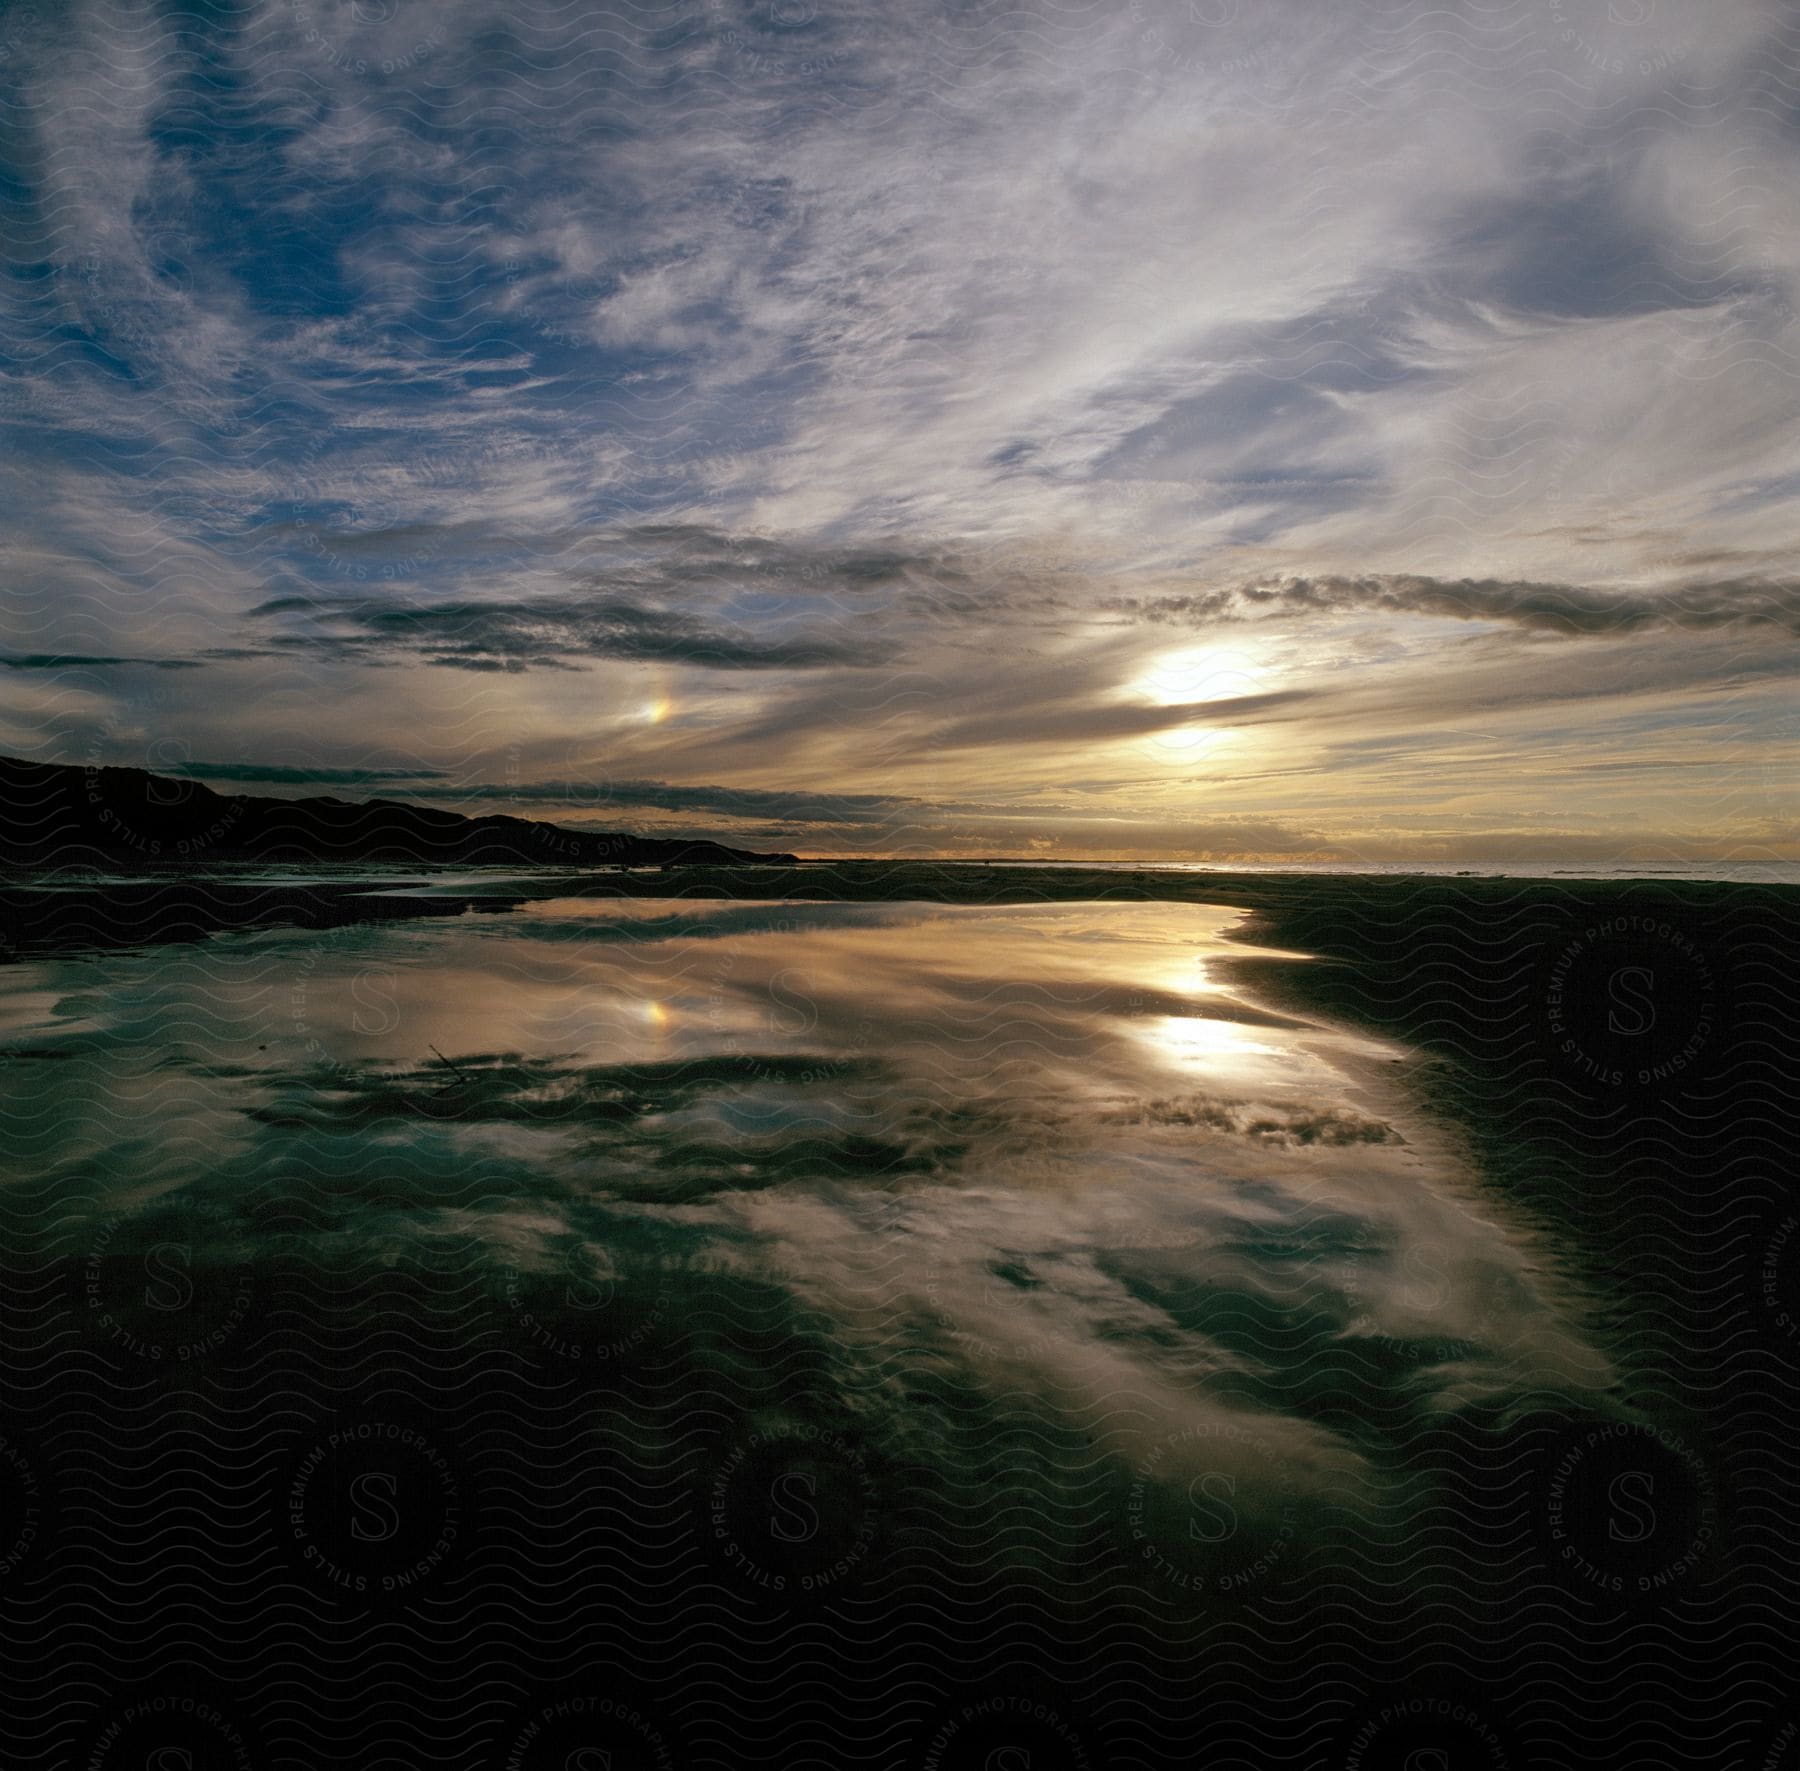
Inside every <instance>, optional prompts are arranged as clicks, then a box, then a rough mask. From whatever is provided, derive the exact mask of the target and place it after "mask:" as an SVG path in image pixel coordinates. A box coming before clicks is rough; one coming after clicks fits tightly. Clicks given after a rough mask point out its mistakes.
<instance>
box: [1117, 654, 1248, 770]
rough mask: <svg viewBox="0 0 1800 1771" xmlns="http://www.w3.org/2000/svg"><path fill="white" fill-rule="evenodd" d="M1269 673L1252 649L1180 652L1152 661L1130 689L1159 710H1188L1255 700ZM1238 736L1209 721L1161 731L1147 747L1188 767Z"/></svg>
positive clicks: (1168, 760)
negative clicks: (1252, 697)
mask: <svg viewBox="0 0 1800 1771" xmlns="http://www.w3.org/2000/svg"><path fill="white" fill-rule="evenodd" d="M1270 672H1271V666H1270V665H1269V663H1268V661H1267V660H1266V659H1265V658H1264V657H1263V656H1262V655H1260V654H1259V653H1258V652H1257V651H1256V650H1255V649H1254V648H1252V647H1250V646H1244V645H1213V646H1182V647H1180V648H1178V649H1177V650H1175V651H1171V652H1164V653H1162V654H1160V655H1159V656H1158V657H1156V658H1153V659H1151V660H1150V661H1149V662H1148V663H1147V664H1146V665H1145V667H1144V668H1143V669H1142V670H1140V671H1139V672H1138V674H1137V675H1136V676H1135V677H1133V678H1132V679H1131V682H1130V684H1129V685H1128V686H1129V687H1130V689H1131V690H1132V691H1133V692H1134V693H1135V694H1138V695H1142V696H1144V697H1145V698H1146V699H1147V700H1149V701H1150V702H1151V703H1152V704H1153V705H1155V706H1157V707H1190V706H1195V705H1198V704H1200V703H1204V702H1208V701H1232V700H1236V699H1238V698H1239V697H1240V696H1244V695H1254V694H1257V693H1259V692H1260V691H1261V689H1262V688H1263V687H1264V685H1265V684H1266V682H1267V679H1268V677H1269V675H1270ZM1240 736H1241V734H1240V733H1239V732H1238V731H1237V730H1236V729H1235V728H1233V727H1231V726H1228V725H1222V724H1220V723H1218V722H1217V721H1216V720H1210V719H1209V720H1207V721H1205V722H1204V723H1202V722H1199V721H1196V722H1195V723H1194V724H1192V725H1179V726H1165V727H1163V728H1162V729H1161V730H1159V731H1157V732H1155V733H1153V734H1152V735H1151V736H1150V738H1149V739H1148V741H1147V745H1148V749H1149V751H1150V753H1151V754H1152V755H1153V756H1155V757H1156V758H1157V759H1159V760H1160V761H1163V762H1166V763H1177V764H1179V763H1192V762H1197V761H1199V760H1200V759H1201V758H1202V757H1204V756H1209V755H1210V754H1211V753H1213V752H1215V751H1218V750H1222V749H1227V748H1229V747H1230V746H1231V745H1232V744H1234V743H1236V742H1237V741H1238V739H1239V737H1240Z"/></svg>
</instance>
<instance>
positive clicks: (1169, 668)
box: [1131, 646, 1269, 707]
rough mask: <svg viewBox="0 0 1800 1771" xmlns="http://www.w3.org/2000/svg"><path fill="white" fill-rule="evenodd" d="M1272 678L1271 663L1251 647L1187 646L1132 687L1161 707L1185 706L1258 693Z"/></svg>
mask: <svg viewBox="0 0 1800 1771" xmlns="http://www.w3.org/2000/svg"><path fill="white" fill-rule="evenodd" d="M1268 675H1269V666H1268V664H1267V663H1266V662H1265V661H1264V660H1263V659H1262V658H1260V657H1259V656H1258V655H1257V654H1256V653H1255V652H1254V651H1253V650H1251V649H1250V648H1249V647H1248V646H1184V647H1182V648H1181V649H1180V650H1179V651H1175V652H1164V653H1163V654H1162V655H1161V656H1160V657H1158V658H1156V659H1155V660H1154V661H1153V662H1152V663H1151V664H1150V666H1149V667H1148V668H1147V669H1146V670H1143V671H1141V672H1140V673H1139V674H1138V675H1137V676H1136V677H1134V678H1133V679H1132V683H1131V686H1132V688H1133V689H1135V690H1136V691H1137V692H1138V693H1139V694H1140V695H1147V696H1149V698H1150V699H1151V700H1152V701H1154V702H1155V703H1156V704H1157V705H1158V706H1159V707H1183V706H1188V705H1191V704H1192V703H1194V702H1199V701H1229V700H1232V699H1234V698H1235V697H1236V696H1239V695H1254V694H1257V693H1259V692H1260V690H1261V689H1262V687H1263V685H1264V682H1265V680H1266V679H1267V677H1268Z"/></svg>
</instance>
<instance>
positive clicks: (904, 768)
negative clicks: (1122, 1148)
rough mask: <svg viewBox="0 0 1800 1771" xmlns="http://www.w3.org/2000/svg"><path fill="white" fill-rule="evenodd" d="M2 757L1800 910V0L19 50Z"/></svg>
mask: <svg viewBox="0 0 1800 1771" xmlns="http://www.w3.org/2000/svg"><path fill="white" fill-rule="evenodd" d="M0 241H3V243H4V244H3V249H4V254H5V274H4V277H3V278H0V426H3V427H4V440H3V441H0V518H3V521H0V584H3V586H4V595H3V597H0V751H3V752H5V753H8V754H13V755H22V756H32V757H39V758H43V759H45V760H51V761H59V762H66V763H79V764H84V765H99V764H121V765H128V766H134V767H144V768H152V769H156V770H159V771H161V772H164V773H186V774H191V775H193V776H195V777H197V778H199V779H202V780H205V781H207V782H209V783H210V784H211V785H213V786H214V787H216V788H218V789H219V790H220V791H247V792H257V793H281V794H291V793H303V792H329V793H335V794H337V795H339V796H340V797H347V798H360V797H366V796H373V795H377V794H379V795H385V796H388V797H396V798H409V799H419V800H430V801H432V802H433V803H439V804H443V805H446V806H450V807H453V808H456V809H459V810H464V811H469V812H482V811H495V810H512V811H518V812H523V813H527V814H529V815H533V816H541V817H546V818H553V819H555V820H557V821H560V822H565V823H569V824H575V825H587V826H591V827H594V828H606V829H616V828H623V829H633V830H639V831H644V832H647V833H652V832H653V833H666V832H675V831H693V832H699V831H706V832H710V833H713V834H716V835H718V836H720V837H721V838H723V839H724V840H727V841H735V842H740V843H743V844H746V845H748V846H753V847H763V848H781V849H789V850H795V851H798V852H801V853H808V854H832V853H860V854H907V855H922V856H924V855H959V854H961V855H970V854H988V855H999V854H1009V855H1038V856H1044V857H1049V858H1064V859H1083V858H1119V859H1129V858H1144V859H1153V860H1191V861H1263V862H1270V861H1274V862H1279V861H1338V862H1346V863H1352V864H1354V863H1357V862H1364V863H1369V864H1388V863H1394V862H1405V861H1409V860H1417V861H1431V862H1451V861H1467V862H1469V863H1470V864H1472V865H1474V864H1481V863H1499V862H1517V861H1521V860H1536V859H1543V860H1546V861H1558V862H1578V863H1583V864H1587V863H1606V864H1619V863H1631V864H1644V865H1654V864H1661V863H1665V862H1689V861H1694V860H1714V859H1733V860H1751V861H1763V860H1771V859H1782V860H1793V859H1800V795H1797V793H1796V790H1795V782H1796V779H1797V777H1800V772H1797V770H1796V767H1795V764H1796V757H1797V754H1800V701H1797V699H1796V693H1795V689H1796V678H1797V677H1800V574H1797V571H1796V563H1795V557H1794V553H1793V546H1792V544H1793V541H1794V539H1795V536H1796V529H1797V525H1796V521H1795V519H1796V514H1797V512H1800V321H1797V319H1796V304H1800V13H1796V12H1794V11H1793V10H1792V9H1791V8H1789V7H1785V6H1782V5H1778V4H1775V3H1774V0H1495V3H1492V4H1489V3H1481V4H1477V3H1476V0H1454V3H1453V4H1449V5H1445V4H1442V3H1441V0H1440V3H1438V4H1426V3H1423V0H1420V3H1417V4H1414V3H1411V0H1333V3H1332V4H1330V5H1324V4H1320V3H1318V0H1306V3H1289V0H1106V3H1104V4H1101V3H1093V4H1085V3H1079V0H1077V3H1064V0H1028V3H1027V4H1023V5H1017V4H1008V5H999V4H985V3H981V0H976V3H965V4H959V5H950V6H940V5H938V4H936V3H935V0H887V3H885V4H868V5H862V4H851V3H849V0H818V3H817V4H815V3H814V0H755V3H740V0H668V3H666V4H648V5H644V6H641V7H637V6H629V5H624V6H621V5H589V4H586V3H585V0H554V3H552V0H541V3H529V0H485V3H476V0H264V3H261V4H245V5H223V4H214V5H177V4H169V3H162V4H157V3H153V0H137V3H135V4H129V5H126V4H110V3H88V0H57V3H55V4H52V3H50V0H20V3H17V4H5V5H0Z"/></svg>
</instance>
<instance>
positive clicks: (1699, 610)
mask: <svg viewBox="0 0 1800 1771" xmlns="http://www.w3.org/2000/svg"><path fill="white" fill-rule="evenodd" d="M1109 606H1111V607H1113V608H1116V609H1118V610H1120V611H1122V612H1125V613H1129V614H1131V615H1133V616H1137V617H1141V618H1143V619H1147V620H1153V621H1190V622H1195V623H1198V624H1202V625H1204V624H1207V623H1211V622H1217V621H1233V620H1247V619H1255V618H1258V617H1274V616H1287V617H1291V618H1296V619H1304V618H1305V617H1308V616H1314V615H1341V614H1345V613H1348V612H1353V611H1359V610H1369V609H1375V610H1381V611H1384V612H1386V613H1389V614H1395V615H1434V616H1442V617H1447V618H1448V619H1450V620H1453V621H1495V622H1502V623H1505V624H1508V625H1510V626H1515V627H1524V628H1530V629H1533V630H1536V631H1540V632H1548V633H1562V634H1571V635H1577V634H1579V635H1585V634H1620V635H1623V634H1636V633H1642V632H1645V631H1650V630H1665V629H1686V630H1690V631H1703V630H1707V629H1714V628H1732V627H1773V628H1777V629H1779V630H1780V631H1782V632H1783V633H1786V634H1790V635H1793V636H1795V637H1800V580H1787V581H1783V582H1770V581H1767V580H1762V579H1752V580H1723V581H1718V582H1709V583H1702V584H1692V585H1686V586H1679V587H1676V588H1673V589H1669V590H1657V591H1617V590H1606V589H1599V588H1595V587H1592V586H1586V585H1578V584H1537V583H1529V582H1517V581H1505V580H1497V579H1470V578H1463V579H1457V580H1454V581H1446V580H1442V579H1433V578H1421V577H1405V576H1369V577H1359V578H1350V577H1304V576H1293V577H1286V578H1277V579H1269V580H1262V581H1259V582H1254V583H1250V584H1244V585H1239V586H1235V587H1233V588H1230V589H1224V590H1215V591H1202V592H1197V593H1191V594H1173V595H1166V596H1160V597H1149V598H1125V599H1115V600H1114V601H1113V602H1112V603H1111V604H1110V605H1109Z"/></svg>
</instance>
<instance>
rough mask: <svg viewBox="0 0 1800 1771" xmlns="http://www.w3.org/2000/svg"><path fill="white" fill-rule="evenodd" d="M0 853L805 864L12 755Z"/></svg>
mask: <svg viewBox="0 0 1800 1771" xmlns="http://www.w3.org/2000/svg"><path fill="white" fill-rule="evenodd" d="M0 857H3V858H4V861H5V863H6V864H9V865H11V866H15V867H30V868H44V867H60V868H101V869H111V868H117V867H120V866H129V867H132V868H144V867H159V866H160V867H167V866H170V865H176V866H182V865H188V866H191V865H195V864H202V863H212V862H226V861H238V862H242V861H256V862H337V863H342V862H382V863H398V864H400V865H403V866H429V865H452V866H499V867H513V866H543V865H545V864H550V865H556V866H562V865H568V866H576V867H609V866H610V867H660V866H671V865H677V864H682V865H718V864H729V863H743V862H767V861H792V860H793V859H794V857H793V856H792V855H764V854H758V853H756V852H754V851H752V850H746V849H734V848H729V847H727V846H726V845H725V844H724V843H718V842H710V841H706V840H704V839H692V838H686V837H673V838H671V837H645V836H631V835H627V834H624V833H622V832H618V831H608V832H600V831H588V830H569V829H565V828H563V827H562V826H560V825H556V824H546V823H541V822H539V821H537V820H535V819H529V818H511V817H507V816H505V815H503V814H499V813H494V814H490V815H488V816H486V817H480V818H467V817H464V816H462V815H461V814H460V813H457V812H449V811H443V810H440V809H438V808H435V807H430V806H418V805H409V804H406V803H404V802H402V801H399V800H391V799H372V800H364V801H361V802H354V801H349V800H341V799H333V798H329V797H318V798H308V799H265V798H257V797H253V796H251V795H249V794H242V793H232V794H221V793H215V792H214V791H213V790H212V789H211V788H210V787H207V786H205V785H204V784H202V783H201V782H199V781H191V780H179V779H171V778H169V777H167V776H161V775H153V774H150V773H149V772H148V771H146V770H143V769H111V768H86V767H79V766H73V765H66V764H56V763H39V762H29V761H26V760H24V759H22V758H19V757H0Z"/></svg>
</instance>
